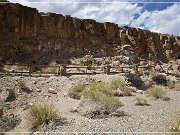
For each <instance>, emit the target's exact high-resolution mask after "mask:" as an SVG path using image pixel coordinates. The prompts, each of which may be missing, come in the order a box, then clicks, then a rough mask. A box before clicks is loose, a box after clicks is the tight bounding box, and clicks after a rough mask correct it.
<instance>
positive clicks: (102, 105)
mask: <svg viewBox="0 0 180 135" xmlns="http://www.w3.org/2000/svg"><path fill="white" fill-rule="evenodd" d="M82 96H83V97H84V99H85V101H87V102H91V106H96V107H95V108H94V107H93V108H94V109H91V111H88V115H89V114H92V115H93V116H94V115H97V114H110V113H112V112H114V111H116V110H117V109H118V108H119V107H120V106H122V103H121V102H120V101H119V99H118V98H117V97H115V96H114V94H113V90H112V89H111V88H110V87H109V85H107V84H106V83H105V82H95V81H92V82H91V83H90V84H89V85H88V86H87V87H86V88H85V90H84V91H83V92H82ZM84 103H86V102H84ZM86 104H87V103H86ZM92 104H93V105H92ZM81 106H84V105H81ZM85 114H86V113H85ZM92 115H91V116H92Z"/></svg>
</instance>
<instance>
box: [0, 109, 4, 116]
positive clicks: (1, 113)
mask: <svg viewBox="0 0 180 135" xmlns="http://www.w3.org/2000/svg"><path fill="white" fill-rule="evenodd" d="M3 114H4V112H3V107H2V106H0V118H1V117H2V116H3Z"/></svg>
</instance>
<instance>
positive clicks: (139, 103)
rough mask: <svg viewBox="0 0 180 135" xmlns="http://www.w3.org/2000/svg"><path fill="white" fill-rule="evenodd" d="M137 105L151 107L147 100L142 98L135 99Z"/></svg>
mask: <svg viewBox="0 0 180 135" xmlns="http://www.w3.org/2000/svg"><path fill="white" fill-rule="evenodd" d="M135 105H137V106H143V105H149V104H148V102H147V100H146V99H145V98H142V97H137V98H136V99H135Z"/></svg>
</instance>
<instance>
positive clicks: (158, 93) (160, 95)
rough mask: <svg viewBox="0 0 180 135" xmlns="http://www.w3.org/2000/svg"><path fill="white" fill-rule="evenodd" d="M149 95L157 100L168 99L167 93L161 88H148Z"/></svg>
mask: <svg viewBox="0 0 180 135" xmlns="http://www.w3.org/2000/svg"><path fill="white" fill-rule="evenodd" d="M147 95H148V96H150V97H155V98H156V99H162V100H166V99H168V97H167V94H166V91H164V90H163V89H162V88H161V87H159V86H152V87H150V88H148V90H147Z"/></svg>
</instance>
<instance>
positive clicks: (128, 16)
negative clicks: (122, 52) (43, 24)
mask: <svg viewBox="0 0 180 135" xmlns="http://www.w3.org/2000/svg"><path fill="white" fill-rule="evenodd" d="M9 1H11V2H16V3H21V4H23V5H26V6H30V7H35V8H37V9H38V10H39V11H41V12H55V13H59V14H63V15H71V16H73V17H78V18H82V19H83V18H84V19H95V20H97V21H99V22H113V23H117V24H118V25H119V26H123V25H128V26H131V27H139V28H142V29H149V30H151V31H155V32H160V33H165V34H166V33H169V34H174V35H177V36H180V0H68V1H67V0H46V2H45V1H44V0H9ZM33 2H34V3H33Z"/></svg>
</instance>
